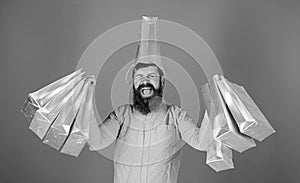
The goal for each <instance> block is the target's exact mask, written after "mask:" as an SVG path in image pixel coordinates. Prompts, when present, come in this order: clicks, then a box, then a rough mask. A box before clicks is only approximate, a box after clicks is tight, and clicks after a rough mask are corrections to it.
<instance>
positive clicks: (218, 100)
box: [208, 75, 256, 152]
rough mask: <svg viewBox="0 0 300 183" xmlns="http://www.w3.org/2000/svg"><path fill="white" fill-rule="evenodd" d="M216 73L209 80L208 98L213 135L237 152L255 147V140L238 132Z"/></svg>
mask: <svg viewBox="0 0 300 183" xmlns="http://www.w3.org/2000/svg"><path fill="white" fill-rule="evenodd" d="M217 81H218V75H214V76H213V77H212V78H211V79H210V80H209V82H208V83H209V87H210V94H211V97H210V100H211V103H212V106H213V110H211V112H212V113H211V115H210V120H211V121H212V127H213V135H214V137H215V139H216V140H219V141H220V142H222V143H223V144H224V145H226V146H228V147H230V148H231V149H234V150H236V151H238V152H243V151H245V150H247V149H249V148H252V147H255V146H256V145H255V141H254V140H253V139H252V138H250V137H248V136H246V135H243V134H241V133H240V131H239V129H238V127H237V124H236V123H235V120H234V118H233V117H232V114H231V113H230V111H229V109H228V107H227V105H226V103H225V101H224V99H223V97H222V95H221V93H220V91H219V89H218V86H217Z"/></svg>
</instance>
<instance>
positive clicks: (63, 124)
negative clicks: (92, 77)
mask: <svg viewBox="0 0 300 183" xmlns="http://www.w3.org/2000/svg"><path fill="white" fill-rule="evenodd" d="M88 85H89V81H88V79H85V80H82V81H81V82H80V84H79V85H78V87H77V86H76V87H75V88H74V89H73V90H72V91H71V92H70V93H69V94H68V95H72V96H70V97H69V99H68V101H67V102H66V104H64V106H63V108H62V109H61V111H60V112H59V114H58V116H57V117H56V118H55V120H54V122H53V123H52V125H51V127H50V129H49V130H48V132H47V135H46V136H45V138H44V140H43V142H44V143H45V144H48V145H49V146H51V147H53V148H55V149H56V150H59V149H60V148H61V146H62V145H63V143H64V142H65V140H66V138H67V136H68V135H69V132H70V129H71V126H72V125H73V122H74V120H75V117H76V115H77V113H78V110H79V107H80V105H81V103H82V101H83V100H84V98H85V96H86V93H87V90H88Z"/></svg>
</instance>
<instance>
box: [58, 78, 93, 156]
mask: <svg viewBox="0 0 300 183" xmlns="http://www.w3.org/2000/svg"><path fill="white" fill-rule="evenodd" d="M95 84H96V83H95V78H94V77H93V76H92V77H91V78H90V79H89V80H88V83H87V85H88V91H87V94H86V98H85V100H82V104H81V105H80V108H79V111H78V115H77V116H76V119H75V122H74V125H73V127H72V131H71V133H70V135H69V136H68V139H67V140H66V142H65V144H64V146H63V147H62V149H61V152H62V153H65V154H69V155H72V156H75V157H77V156H78V155H79V154H80V152H81V150H82V149H83V147H84V145H85V143H86V142H87V140H88V138H89V128H90V122H91V120H95V117H94V115H95V113H94V108H93V107H94V105H93V102H94V90H95Z"/></svg>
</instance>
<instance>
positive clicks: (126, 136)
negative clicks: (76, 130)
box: [88, 63, 210, 183]
mask: <svg viewBox="0 0 300 183" xmlns="http://www.w3.org/2000/svg"><path fill="white" fill-rule="evenodd" d="M162 74H163V72H162V71H161V69H160V68H159V67H158V66H157V65H155V64H153V63H150V64H145V63H138V64H137V65H136V66H135V68H134V72H133V81H134V82H133V85H132V87H133V104H125V105H122V106H120V107H118V108H116V109H115V110H114V111H112V112H111V113H110V114H109V115H108V117H107V118H106V119H105V120H104V122H103V123H102V124H101V125H99V126H96V125H95V124H94V126H92V129H91V131H90V133H91V134H90V138H89V141H88V143H89V145H90V150H101V149H103V148H105V147H107V146H108V145H110V144H111V143H113V142H115V144H114V183H176V182H177V175H178V171H179V167H180V161H181V158H180V157H181V156H180V155H181V147H182V146H183V145H184V143H185V142H186V143H188V144H189V145H190V146H192V147H194V148H195V149H198V150H204V149H205V148H206V147H207V146H208V144H209V143H210V141H209V140H205V141H203V138H204V133H205V132H204V127H203V125H201V128H199V127H197V125H196V124H195V123H194V122H193V120H192V119H191V117H190V116H189V115H188V114H187V113H186V111H184V110H183V109H181V108H179V107H178V106H175V105H169V104H166V103H165V102H163V100H162V94H163V88H164V83H165V80H164V78H163V75H162ZM204 119H205V120H208V119H207V118H204ZM202 123H204V121H202Z"/></svg>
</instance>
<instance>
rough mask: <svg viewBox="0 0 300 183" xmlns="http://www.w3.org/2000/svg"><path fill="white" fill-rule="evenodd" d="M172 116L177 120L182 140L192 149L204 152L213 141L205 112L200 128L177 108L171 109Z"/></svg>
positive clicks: (185, 113)
mask: <svg viewBox="0 0 300 183" xmlns="http://www.w3.org/2000/svg"><path fill="white" fill-rule="evenodd" d="M172 112H174V115H175V116H176V118H177V127H178V130H179V132H180V134H181V137H182V140H184V141H185V142H186V143H187V144H188V145H190V146H192V147H193V148H195V149H197V150H200V151H204V150H205V149H206V148H207V147H208V145H209V144H210V143H211V142H212V140H213V135H212V128H211V125H209V119H208V115H207V111H206V110H205V114H204V118H203V119H202V123H201V127H198V126H197V125H196V123H195V122H194V121H193V119H192V118H191V117H190V116H189V115H188V113H187V112H186V111H184V110H183V109H181V108H179V107H178V106H174V107H173V111H172Z"/></svg>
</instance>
